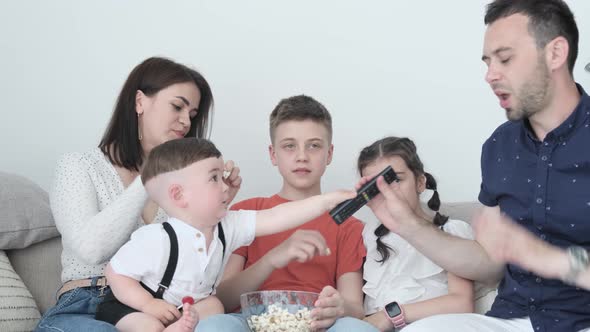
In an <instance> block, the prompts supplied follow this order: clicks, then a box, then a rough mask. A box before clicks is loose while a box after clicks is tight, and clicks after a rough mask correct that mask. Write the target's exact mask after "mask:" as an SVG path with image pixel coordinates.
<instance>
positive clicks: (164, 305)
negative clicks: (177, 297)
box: [141, 298, 181, 326]
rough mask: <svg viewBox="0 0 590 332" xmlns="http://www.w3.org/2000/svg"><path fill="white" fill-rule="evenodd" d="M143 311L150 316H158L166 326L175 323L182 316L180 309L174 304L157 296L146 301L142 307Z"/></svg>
mask: <svg viewBox="0 0 590 332" xmlns="http://www.w3.org/2000/svg"><path fill="white" fill-rule="evenodd" d="M141 311H142V312H144V313H146V314H148V315H150V316H153V317H156V318H157V319H158V320H159V321H160V322H162V324H164V325H165V326H167V325H169V324H170V323H173V322H174V321H176V320H177V319H178V318H180V316H181V313H180V311H178V309H176V307H175V306H174V305H172V304H170V303H168V302H166V301H164V300H161V299H155V298H153V299H151V300H149V301H148V302H146V303H145V304H144V305H143V307H142V308H141Z"/></svg>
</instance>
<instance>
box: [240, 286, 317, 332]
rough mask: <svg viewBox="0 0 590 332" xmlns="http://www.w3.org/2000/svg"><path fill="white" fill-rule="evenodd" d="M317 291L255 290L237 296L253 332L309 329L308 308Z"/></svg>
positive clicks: (312, 305)
mask: <svg viewBox="0 0 590 332" xmlns="http://www.w3.org/2000/svg"><path fill="white" fill-rule="evenodd" d="M318 295H319V294H318V293H311V292H299V291H287V290H276V291H258V292H249V293H244V294H242V295H241V296H240V304H241V306H242V315H244V318H246V321H247V322H248V326H249V327H250V331H252V332H274V331H299V332H307V331H311V316H310V315H311V310H312V309H313V308H314V303H315V301H317V299H318Z"/></svg>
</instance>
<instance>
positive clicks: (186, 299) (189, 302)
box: [182, 296, 195, 305]
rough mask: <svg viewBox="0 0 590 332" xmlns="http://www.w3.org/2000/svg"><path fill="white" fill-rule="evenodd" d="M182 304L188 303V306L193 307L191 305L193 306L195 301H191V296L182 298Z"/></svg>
mask: <svg viewBox="0 0 590 332" xmlns="http://www.w3.org/2000/svg"><path fill="white" fill-rule="evenodd" d="M182 303H183V304H184V303H188V304H190V305H193V304H195V300H194V299H193V297H192V296H185V297H183V298H182Z"/></svg>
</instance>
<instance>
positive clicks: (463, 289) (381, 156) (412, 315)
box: [357, 137, 474, 331]
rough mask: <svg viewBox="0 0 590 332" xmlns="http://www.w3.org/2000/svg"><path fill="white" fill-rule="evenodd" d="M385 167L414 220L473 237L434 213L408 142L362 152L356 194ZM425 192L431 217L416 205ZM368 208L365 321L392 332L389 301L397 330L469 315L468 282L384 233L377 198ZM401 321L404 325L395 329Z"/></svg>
mask: <svg viewBox="0 0 590 332" xmlns="http://www.w3.org/2000/svg"><path fill="white" fill-rule="evenodd" d="M388 165H391V167H393V169H394V170H395V172H396V174H397V176H398V178H399V181H398V182H393V183H392V184H391V185H390V187H391V188H392V190H393V192H394V193H395V194H397V195H398V196H399V197H400V198H401V200H400V201H402V202H404V203H405V204H407V205H408V207H409V208H410V209H411V210H412V211H413V212H414V213H415V214H416V215H418V216H420V218H422V219H424V220H425V221H428V222H431V223H432V224H433V225H434V227H440V228H441V229H442V230H443V231H445V232H447V233H450V234H453V235H456V236H460V237H464V238H470V239H471V238H472V237H473V234H472V231H471V228H470V226H469V225H468V224H467V223H465V222H463V221H460V220H452V219H451V220H450V219H449V218H448V217H447V216H444V215H442V214H440V213H439V212H438V209H439V207H440V199H439V196H438V192H437V190H436V181H435V180H434V177H433V176H432V175H430V174H429V173H426V172H425V171H424V166H423V165H422V162H421V161H420V158H419V157H418V154H417V153H416V146H415V145H414V142H412V141H411V140H410V139H408V138H398V137H386V138H383V139H381V140H378V141H376V142H375V143H373V144H371V145H370V146H368V147H366V148H364V149H363V150H362V151H361V153H360V155H359V158H358V171H359V173H360V175H361V177H362V178H361V180H360V181H359V183H358V184H357V189H358V188H360V187H361V186H362V185H363V184H364V183H366V182H367V181H368V180H369V179H371V178H372V177H373V176H374V175H375V174H377V173H379V172H380V171H381V170H383V169H384V168H385V167H387V166H388ZM426 189H429V190H432V191H434V193H433V195H432V198H430V200H429V201H428V207H429V208H430V209H431V210H433V211H434V212H435V213H434V216H432V213H431V214H427V213H426V212H425V211H424V209H423V208H422V205H421V204H420V194H422V192H424V191H425V190H426ZM367 205H368V206H369V208H370V209H371V210H372V211H373V213H374V214H375V216H376V217H377V219H378V220H377V221H374V222H370V221H368V223H367V224H366V225H365V229H364V232H363V237H364V240H365V244H366V246H367V258H366V261H365V264H364V272H363V278H364V279H365V281H366V283H365V285H364V287H363V291H364V292H365V313H366V314H367V315H368V316H367V317H366V318H365V320H366V321H367V322H369V323H371V324H373V325H374V326H375V327H377V328H378V329H379V330H380V331H390V330H393V329H394V322H393V319H390V316H389V315H387V313H386V312H385V311H384V307H385V306H387V305H388V304H390V303H392V302H396V305H397V306H398V307H399V309H400V311H401V314H399V315H398V316H399V317H397V322H396V324H395V325H396V326H398V327H399V326H400V325H403V324H409V323H411V322H413V321H416V320H418V319H421V318H424V317H427V316H432V315H436V314H442V313H459V312H473V309H474V299H473V296H474V295H473V293H474V291H473V282H472V281H470V280H466V279H463V278H460V277H458V276H456V275H453V274H451V273H447V272H446V271H444V270H443V269H442V268H441V267H439V266H437V265H436V264H434V263H433V262H431V261H430V260H429V259H428V258H426V257H425V256H424V255H422V254H421V253H420V252H419V251H417V250H416V249H415V248H413V247H412V246H411V245H410V244H409V243H407V242H406V241H405V240H404V239H402V238H401V237H400V236H398V235H397V234H395V233H394V232H392V231H390V230H389V229H387V228H386V227H385V226H384V225H383V222H382V220H385V218H388V216H387V213H388V211H387V209H386V208H385V207H384V205H385V202H384V197H383V195H382V194H380V195H378V196H376V197H375V198H374V199H372V200H371V201H370V202H369V203H368V204H367ZM441 250H444V248H441ZM400 319H403V320H402V321H401V322H402V323H403V324H399V321H400Z"/></svg>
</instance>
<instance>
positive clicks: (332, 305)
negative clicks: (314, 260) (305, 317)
mask: <svg viewBox="0 0 590 332" xmlns="http://www.w3.org/2000/svg"><path fill="white" fill-rule="evenodd" d="M343 315H344V299H343V298H342V296H340V292H338V290H337V289H335V288H334V287H332V286H326V287H324V289H322V292H321V293H320V296H319V297H318V300H317V301H316V302H315V308H314V309H313V310H312V311H311V319H312V321H311V329H312V330H313V331H323V330H325V329H328V328H329V327H330V326H332V325H334V323H335V322H336V320H337V319H338V318H340V317H342V316H343Z"/></svg>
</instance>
